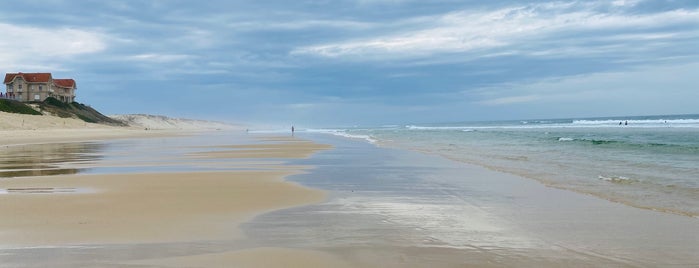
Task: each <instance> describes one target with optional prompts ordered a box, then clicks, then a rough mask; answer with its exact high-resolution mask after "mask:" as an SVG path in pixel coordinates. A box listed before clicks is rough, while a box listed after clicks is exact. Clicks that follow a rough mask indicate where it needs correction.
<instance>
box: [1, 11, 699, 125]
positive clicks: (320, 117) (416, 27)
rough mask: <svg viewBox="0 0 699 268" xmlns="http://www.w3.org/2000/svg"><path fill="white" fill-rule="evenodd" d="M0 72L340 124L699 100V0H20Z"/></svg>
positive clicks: (226, 116) (194, 110)
mask: <svg viewBox="0 0 699 268" xmlns="http://www.w3.org/2000/svg"><path fill="white" fill-rule="evenodd" d="M0 33H1V34H2V36H0V72H19V71H21V72H52V73H53V74H54V77H57V78H75V80H76V81H77V84H78V91H77V94H78V98H77V100H78V101H79V102H82V103H86V104H89V105H92V106H93V107H95V108H97V109H98V110H100V111H102V112H104V113H107V114H115V113H149V114H163V115H168V116H174V117H190V118H204V119H215V120H224V121H232V122H246V123H268V124H292V123H293V124H296V125H301V126H340V125H367V124H403V123H426V122H455V121H472V120H494V119H525V118H563V117H589V116H611V115H650V114H684V113H699V1H696V0H665V1H651V0H616V1H558V2H552V1H514V0H513V1H509V0H504V1H475V0H461V1H457V0H441V1H423V0H306V1H304V0H299V1H286V0H278V1H266V0H254V1H231V0H223V1H211V0H207V1H141V0H138V1H136V0H134V1H103V0H96V1H80V0H65V1H61V0H45V1H28V0H24V1H21V4H14V5H4V7H3V8H2V9H1V10H0Z"/></svg>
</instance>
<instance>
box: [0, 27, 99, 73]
mask: <svg viewBox="0 0 699 268" xmlns="http://www.w3.org/2000/svg"><path fill="white" fill-rule="evenodd" d="M0 32H1V33H2V35H3V37H2V38H0V67H1V68H3V69H10V70H18V69H22V68H28V67H37V66H42V65H48V66H54V68H55V66H56V65H59V66H60V60H62V59H66V58H69V57H72V56H77V55H83V54H89V53H96V52H100V51H103V50H105V49H106V48H107V44H106V42H105V36H104V35H103V34H102V33H99V32H94V31H86V30H80V29H75V28H58V29H53V28H39V27H30V26H21V25H13V24H7V23H0Z"/></svg>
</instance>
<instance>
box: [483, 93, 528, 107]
mask: <svg viewBox="0 0 699 268" xmlns="http://www.w3.org/2000/svg"><path fill="white" fill-rule="evenodd" d="M539 99H541V96H538V95H526V96H512V97H502V98H495V99H489V100H483V101H480V102H478V103H480V104H485V105H507V104H514V103H524V102H532V101H536V100H539Z"/></svg>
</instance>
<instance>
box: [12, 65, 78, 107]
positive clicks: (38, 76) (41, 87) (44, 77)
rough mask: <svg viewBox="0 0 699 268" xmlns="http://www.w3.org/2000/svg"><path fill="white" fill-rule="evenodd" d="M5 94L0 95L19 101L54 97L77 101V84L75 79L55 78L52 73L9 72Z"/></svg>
mask: <svg viewBox="0 0 699 268" xmlns="http://www.w3.org/2000/svg"><path fill="white" fill-rule="evenodd" d="M4 84H5V86H6V87H5V94H4V95H3V94H2V93H0V97H3V98H7V99H14V100H18V101H24V102H27V101H44V100H45V99H46V98H48V97H54V98H56V99H58V100H60V101H63V102H67V103H70V102H73V101H75V90H76V89H77V86H76V84H75V80H73V79H54V78H53V77H52V76H51V73H21V72H20V73H7V74H5V82H4Z"/></svg>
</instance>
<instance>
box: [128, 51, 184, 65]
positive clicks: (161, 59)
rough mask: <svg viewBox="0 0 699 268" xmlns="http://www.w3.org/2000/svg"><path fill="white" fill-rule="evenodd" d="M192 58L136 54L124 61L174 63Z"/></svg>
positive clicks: (182, 55)
mask: <svg viewBox="0 0 699 268" xmlns="http://www.w3.org/2000/svg"><path fill="white" fill-rule="evenodd" d="M191 58H192V56H190V55H184V54H158V53H146V54H138V55H133V56H128V57H126V59H128V60H133V61H143V62H159V63H163V62H174V61H181V60H187V59H191Z"/></svg>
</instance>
